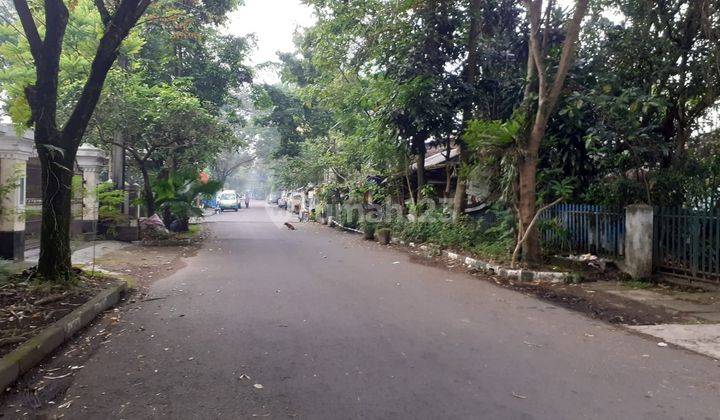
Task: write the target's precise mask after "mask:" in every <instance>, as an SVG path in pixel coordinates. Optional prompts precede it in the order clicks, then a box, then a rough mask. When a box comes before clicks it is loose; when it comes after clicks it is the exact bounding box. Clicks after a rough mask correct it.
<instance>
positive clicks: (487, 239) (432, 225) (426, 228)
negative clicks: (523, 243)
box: [390, 214, 514, 260]
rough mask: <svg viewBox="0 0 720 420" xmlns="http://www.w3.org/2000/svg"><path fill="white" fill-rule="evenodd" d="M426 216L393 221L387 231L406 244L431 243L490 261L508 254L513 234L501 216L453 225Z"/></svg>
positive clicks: (444, 219)
mask: <svg viewBox="0 0 720 420" xmlns="http://www.w3.org/2000/svg"><path fill="white" fill-rule="evenodd" d="M428 216H429V215H427V214H426V215H425V217H423V218H422V219H421V220H420V221H416V222H410V221H407V220H397V221H395V222H393V223H392V224H391V225H390V228H391V230H392V232H393V233H394V234H395V235H397V236H399V237H400V238H402V239H404V240H406V241H410V242H418V243H425V242H431V243H433V244H436V245H438V246H440V247H442V248H450V249H455V250H458V251H464V252H472V253H476V254H478V255H480V256H482V257H485V258H490V259H494V260H506V259H507V258H508V257H509V255H510V253H511V252H512V248H513V245H514V232H513V229H512V224H511V223H508V221H507V220H506V218H505V217H501V218H500V220H499V221H496V222H494V223H486V222H483V221H476V220H472V219H470V218H467V217H465V218H462V219H461V220H459V221H458V222H456V223H453V222H452V221H450V220H448V219H447V218H444V217H428ZM436 216H437V215H436Z"/></svg>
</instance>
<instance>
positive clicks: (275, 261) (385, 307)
mask: <svg viewBox="0 0 720 420" xmlns="http://www.w3.org/2000/svg"><path fill="white" fill-rule="evenodd" d="M254 204H255V207H251V208H250V209H249V210H242V211H240V212H238V213H224V214H221V215H217V216H213V217H211V218H210V219H209V220H208V224H207V226H208V227H209V228H210V229H211V230H212V233H213V236H212V238H211V239H209V240H207V241H206V242H205V244H204V245H203V249H202V250H201V251H200V252H199V253H198V254H197V255H196V256H194V257H192V258H189V259H188V260H187V263H188V266H187V267H186V268H184V269H182V270H181V271H179V272H177V273H175V274H174V275H172V276H171V277H168V278H165V279H163V280H160V281H158V282H156V283H155V284H154V286H153V287H152V290H151V295H152V296H153V297H157V298H160V299H158V300H153V301H148V302H145V303H144V304H141V305H140V307H141V308H140V309H138V310H133V311H130V312H129V313H128V314H127V315H126V316H125V317H124V319H123V321H122V325H121V326H120V327H121V328H122V330H123V331H124V333H123V334H120V335H119V336H117V337H114V338H113V339H112V340H111V341H110V342H109V343H107V344H106V345H105V346H104V347H103V348H101V349H100V350H98V351H97V352H96V353H95V354H94V355H93V356H92V358H91V359H90V360H89V361H88V363H86V364H85V367H84V368H83V369H81V370H79V371H78V373H77V377H76V379H75V380H74V382H73V384H72V386H71V387H70V389H69V390H68V391H67V395H68V396H70V397H73V398H74V397H76V396H77V397H79V398H77V399H76V401H75V402H74V403H73V404H72V406H71V407H70V408H69V409H62V410H58V411H57V412H58V413H62V414H64V415H65V417H64V418H70V419H79V418H82V419H109V418H127V419H144V418H177V419H185V418H192V419H195V418H197V419H208V418H222V419H235V418H256V417H259V418H273V419H283V418H302V419H349V418H352V419H355V418H367V419H393V418H401V419H406V418H407V419H446V418H448V419H455V418H466V419H534V418H538V419H581V418H598V419H641V418H647V419H663V418H669V419H681V418H683V419H718V418H720V364H719V363H718V362H717V361H713V360H711V359H709V358H706V357H704V356H699V355H696V354H692V353H689V352H687V351H683V350H679V349H674V348H662V347H658V346H657V343H656V342H655V341H652V340H649V339H646V338H644V337H641V336H637V335H634V334H632V333H630V332H627V331H625V330H623V329H621V328H618V327H614V326H610V325H606V324H602V323H599V322H595V321H593V320H590V319H588V318H586V317H584V316H582V315H580V314H577V313H573V312H570V311H567V310H565V309H561V308H558V307H555V306H553V305H550V304H548V303H545V302H542V301H539V300H536V299H534V298H531V297H528V296H525V295H523V294H520V293H517V292H513V291H510V290H506V289H502V288H500V287H497V286H495V285H494V284H492V283H490V282H486V281H482V280H478V279H477V278H473V277H471V276H469V275H466V274H462V273H457V272H450V271H447V270H445V269H441V268H436V267H431V266H427V265H423V264H421V263H418V262H414V261H413V260H412V258H411V257H410V256H409V254H407V253H405V252H402V251H397V250H393V249H388V248H386V247H381V246H379V245H377V244H374V243H370V242H366V241H362V240H361V239H360V238H359V237H358V236H357V235H351V234H346V233H342V232H338V231H336V230H332V229H329V228H327V227H322V226H319V225H314V224H313V225H309V224H302V225H300V224H297V226H298V230H296V231H291V230H289V229H287V228H285V227H284V226H282V224H281V223H279V221H278V220H279V219H282V217H284V213H283V212H280V211H277V210H273V209H266V208H265V207H263V206H262V205H261V204H260V203H254Z"/></svg>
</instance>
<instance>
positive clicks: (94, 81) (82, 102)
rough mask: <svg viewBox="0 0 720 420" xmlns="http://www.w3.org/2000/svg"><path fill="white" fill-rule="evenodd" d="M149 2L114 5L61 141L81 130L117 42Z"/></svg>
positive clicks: (73, 138)
mask: <svg viewBox="0 0 720 420" xmlns="http://www.w3.org/2000/svg"><path fill="white" fill-rule="evenodd" d="M149 4H150V0H122V1H121V3H120V5H119V6H118V7H117V9H116V11H115V14H114V15H113V17H112V19H111V20H110V23H109V24H108V25H107V28H106V30H105V34H104V35H103V37H102V38H101V39H100V44H99V45H98V48H97V51H96V53H95V58H94V59H93V62H92V66H91V67H90V75H89V76H88V79H87V81H86V82H85V86H84V87H83V90H82V93H81V94H80V98H79V99H78V102H77V104H76V105H75V109H74V110H73V112H72V114H70V118H68V121H67V123H66V124H65V127H64V128H63V131H62V139H63V143H66V144H67V143H69V142H73V141H75V142H77V141H78V139H80V138H81V137H82V135H83V134H84V133H85V130H86V129H87V125H88V122H89V121H90V117H91V116H92V113H93V111H94V109H95V106H96V105H97V102H98V100H99V99H100V93H101V91H102V87H103V84H104V83H105V79H106V78H107V73H108V71H109V70H110V68H111V67H112V65H113V63H114V62H115V59H116V58H117V56H118V49H119V47H120V44H121V43H122V41H123V40H124V39H125V38H126V37H127V35H128V33H129V32H130V29H132V27H133V26H134V25H135V24H136V23H137V21H138V19H140V16H142V14H143V13H144V12H145V9H147V7H148V5H149Z"/></svg>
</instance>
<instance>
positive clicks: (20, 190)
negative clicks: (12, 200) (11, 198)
mask: <svg viewBox="0 0 720 420" xmlns="http://www.w3.org/2000/svg"><path fill="white" fill-rule="evenodd" d="M26 182H27V181H26V178H25V177H22V178H20V179H19V180H18V185H17V190H16V191H17V194H18V198H17V203H18V206H24V205H25V187H26Z"/></svg>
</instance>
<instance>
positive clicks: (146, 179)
mask: <svg viewBox="0 0 720 420" xmlns="http://www.w3.org/2000/svg"><path fill="white" fill-rule="evenodd" d="M138 168H140V172H141V173H142V177H143V184H144V188H143V193H144V194H145V207H147V215H148V217H150V216H152V215H153V214H155V195H154V194H153V191H152V184H151V183H150V174H149V173H148V170H147V167H145V163H144V162H138Z"/></svg>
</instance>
